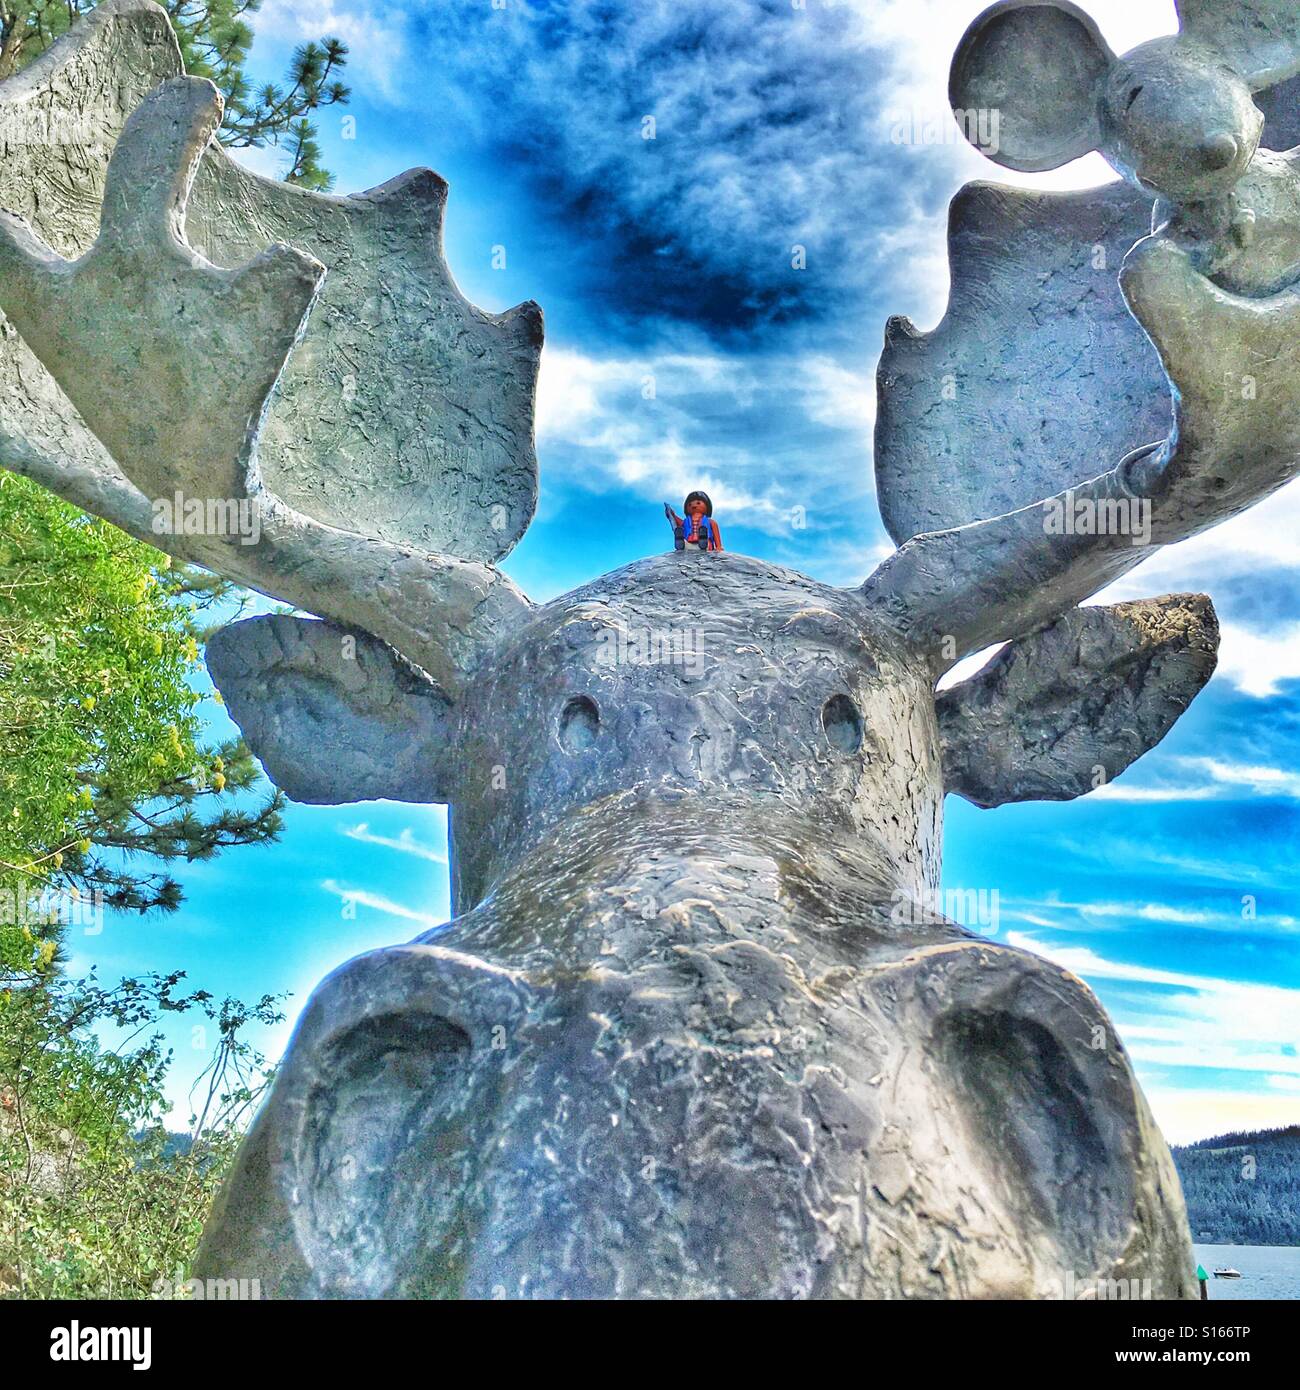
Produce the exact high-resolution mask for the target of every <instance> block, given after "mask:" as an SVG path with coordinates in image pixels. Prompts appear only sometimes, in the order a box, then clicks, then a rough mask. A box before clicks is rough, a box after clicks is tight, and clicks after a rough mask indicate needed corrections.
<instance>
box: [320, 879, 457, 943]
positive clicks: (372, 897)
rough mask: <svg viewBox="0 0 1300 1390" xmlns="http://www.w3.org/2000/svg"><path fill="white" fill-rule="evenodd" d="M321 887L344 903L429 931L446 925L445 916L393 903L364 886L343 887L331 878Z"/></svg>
mask: <svg viewBox="0 0 1300 1390" xmlns="http://www.w3.org/2000/svg"><path fill="white" fill-rule="evenodd" d="M321 887H322V888H323V889H324V890H325V891H326V892H327V893H332V894H333V895H334V896H335V897H336V898H339V899H341V900H342V901H343V902H345V903H355V904H356V905H357V906H359V907H369V908H372V909H373V910H374V911H375V912H382V913H383V914H384V915H385V916H386V917H397V918H399V919H400V920H401V921H403V922H414V923H416V924H417V925H418V926H421V927H424V928H425V929H426V930H429V931H431V930H432V929H433V928H435V927H445V926H446V925H447V919H446V918H445V917H434V916H432V915H431V914H430V913H427V912H417V911H416V910H415V909H414V908H413V907H407V906H405V905H404V904H403V903H395V902H394V901H393V900H392V899H391V898H385V897H383V896H382V895H380V894H378V893H370V892H367V891H366V890H365V889H364V888H345V887H344V886H343V885H342V884H341V883H338V882H336V881H335V880H334V879H332V878H327V879H325V880H324V882H323V883H322V884H321Z"/></svg>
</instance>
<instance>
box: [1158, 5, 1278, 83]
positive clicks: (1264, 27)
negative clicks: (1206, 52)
mask: <svg viewBox="0 0 1300 1390" xmlns="http://www.w3.org/2000/svg"><path fill="white" fill-rule="evenodd" d="M1177 4H1178V19H1179V22H1180V23H1181V24H1182V29H1183V33H1184V34H1186V35H1187V36H1188V37H1189V38H1194V39H1196V40H1197V41H1198V42H1199V43H1201V44H1203V45H1204V46H1205V47H1206V48H1208V49H1210V51H1211V52H1212V53H1214V55H1215V56H1216V57H1218V58H1221V59H1222V60H1223V61H1224V62H1225V63H1227V64H1228V66H1229V67H1230V68H1232V69H1233V70H1234V71H1235V72H1239V73H1240V74H1241V75H1242V77H1244V78H1245V79H1246V81H1247V82H1248V83H1249V84H1250V88H1251V90H1252V91H1254V92H1259V91H1263V89H1264V88H1265V87H1272V86H1273V85H1274V84H1275V83H1278V82H1285V81H1286V79H1287V78H1288V77H1294V76H1295V75H1296V73H1300V5H1297V4H1296V0H1177Z"/></svg>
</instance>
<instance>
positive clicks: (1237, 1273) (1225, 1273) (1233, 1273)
mask: <svg viewBox="0 0 1300 1390" xmlns="http://www.w3.org/2000/svg"><path fill="white" fill-rule="evenodd" d="M1214 1277H1215V1278H1216V1279H1240V1278H1241V1270H1239V1269H1231V1268H1229V1269H1216V1270H1215V1271H1214Z"/></svg>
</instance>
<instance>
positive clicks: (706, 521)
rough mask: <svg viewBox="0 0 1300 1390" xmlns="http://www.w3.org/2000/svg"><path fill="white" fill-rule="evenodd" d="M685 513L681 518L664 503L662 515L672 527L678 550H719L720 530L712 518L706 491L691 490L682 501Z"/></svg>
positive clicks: (720, 544) (711, 506)
mask: <svg viewBox="0 0 1300 1390" xmlns="http://www.w3.org/2000/svg"><path fill="white" fill-rule="evenodd" d="M682 510H683V511H684V512H685V513H686V519H685V520H683V519H682V518H681V517H680V516H678V515H677V513H676V512H675V511H673V509H672V507H671V506H670V505H669V504H668V503H667V502H665V503H664V515H665V516H666V517H667V518H668V520H669V522H670V523H671V525H672V528H673V540H674V542H675V544H676V546H677V549H678V550H721V549H722V532H721V531H719V530H718V523H717V522H716V521H714V520H713V503H712V502H711V501H709V495H708V493H707V492H692V493H690V494H689V496H688V497H687V498H686V501H685V502H683V503H682Z"/></svg>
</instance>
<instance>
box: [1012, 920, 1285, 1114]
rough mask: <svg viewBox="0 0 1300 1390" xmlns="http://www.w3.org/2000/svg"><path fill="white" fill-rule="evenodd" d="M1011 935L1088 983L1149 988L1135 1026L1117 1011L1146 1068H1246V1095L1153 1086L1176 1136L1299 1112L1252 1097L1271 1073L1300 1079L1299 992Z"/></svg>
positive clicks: (1156, 1105)
mask: <svg viewBox="0 0 1300 1390" xmlns="http://www.w3.org/2000/svg"><path fill="white" fill-rule="evenodd" d="M1007 940H1008V943H1009V944H1010V945H1012V946H1018V947H1020V948H1022V949H1024V950H1029V951H1034V952H1036V953H1037V954H1038V955H1041V956H1044V957H1046V958H1047V959H1048V960H1051V961H1054V962H1055V963H1056V964H1057V965H1060V966H1062V967H1064V968H1065V969H1066V970H1070V971H1072V972H1073V973H1074V974H1076V975H1078V976H1080V978H1082V979H1084V980H1089V981H1096V980H1114V981H1117V982H1120V983H1124V984H1129V985H1138V986H1143V985H1145V986H1150V989H1149V991H1147V992H1146V993H1145V994H1144V997H1143V1003H1142V1014H1141V1017H1140V1018H1137V1019H1134V1020H1133V1024H1132V1027H1131V1028H1130V1026H1129V1025H1128V1024H1127V1023H1126V1021H1125V1017H1124V1015H1123V1014H1122V1013H1118V1012H1117V1013H1116V1014H1115V1024H1116V1027H1117V1028H1118V1029H1119V1033H1120V1036H1121V1037H1122V1038H1124V1039H1125V1041H1126V1043H1128V1042H1129V1040H1130V1039H1131V1040H1132V1042H1131V1046H1130V1051H1131V1052H1132V1055H1133V1057H1134V1059H1135V1061H1138V1062H1141V1063H1142V1064H1143V1065H1144V1066H1145V1067H1151V1068H1159V1069H1167V1068H1170V1067H1183V1068H1194V1069H1203V1070H1206V1069H1208V1070H1215V1071H1224V1072H1239V1073H1241V1075H1242V1083H1243V1084H1242V1093H1236V1092H1228V1091H1189V1090H1184V1089H1183V1088H1180V1087H1177V1086H1174V1085H1171V1084H1170V1083H1169V1081H1168V1078H1164V1079H1162V1080H1161V1081H1160V1082H1159V1083H1158V1084H1157V1085H1154V1086H1152V1087H1151V1088H1149V1089H1148V1093H1147V1094H1148V1099H1149V1100H1150V1101H1151V1106H1152V1109H1153V1111H1154V1112H1155V1114H1156V1118H1157V1120H1158V1121H1159V1122H1160V1124H1161V1127H1162V1129H1163V1130H1164V1131H1165V1134H1166V1136H1167V1137H1169V1138H1171V1139H1174V1140H1175V1141H1183V1142H1185V1141H1186V1140H1188V1139H1192V1138H1201V1137H1204V1136H1206V1135H1209V1134H1214V1133H1222V1132H1223V1131H1225V1130H1228V1129H1233V1128H1237V1127H1247V1128H1253V1127H1257V1126H1263V1125H1275V1124H1279V1125H1280V1124H1294V1123H1295V1122H1296V1120H1297V1119H1298V1118H1300V1116H1298V1115H1297V1113H1296V1108H1295V1103H1290V1104H1291V1109H1290V1112H1289V1118H1287V1115H1288V1111H1287V1108H1286V1104H1287V1103H1285V1102H1280V1101H1278V1100H1276V1099H1274V1098H1271V1097H1268V1096H1263V1097H1260V1096H1256V1095H1251V1094H1249V1090H1250V1088H1251V1087H1252V1086H1253V1085H1255V1084H1256V1083H1258V1081H1259V1080H1260V1079H1261V1078H1262V1077H1264V1076H1265V1075H1269V1076H1286V1077H1291V1076H1300V990H1296V989H1288V988H1286V987H1284V986H1281V985H1267V984H1260V983H1256V982H1254V981H1240V980H1224V979H1218V978H1215V977H1213V976H1206V975H1194V974H1191V973H1188V972H1183V971H1177V970H1164V969H1159V968H1154V967H1150V966H1140V965H1132V964H1129V963H1127V962H1123V961H1113V960H1108V959H1106V958H1105V957H1103V956H1100V955H1098V954H1097V953H1096V952H1095V951H1092V950H1089V949H1088V948H1087V947H1081V946H1059V947H1057V946H1045V945H1044V944H1043V943H1042V942H1041V941H1040V940H1039V939H1038V938H1037V937H1034V936H1030V935H1028V934H1026V933H1023V932H1009V933H1008V934H1007ZM1153 1020H1154V1021H1153ZM1248 1078H1249V1079H1248Z"/></svg>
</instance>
